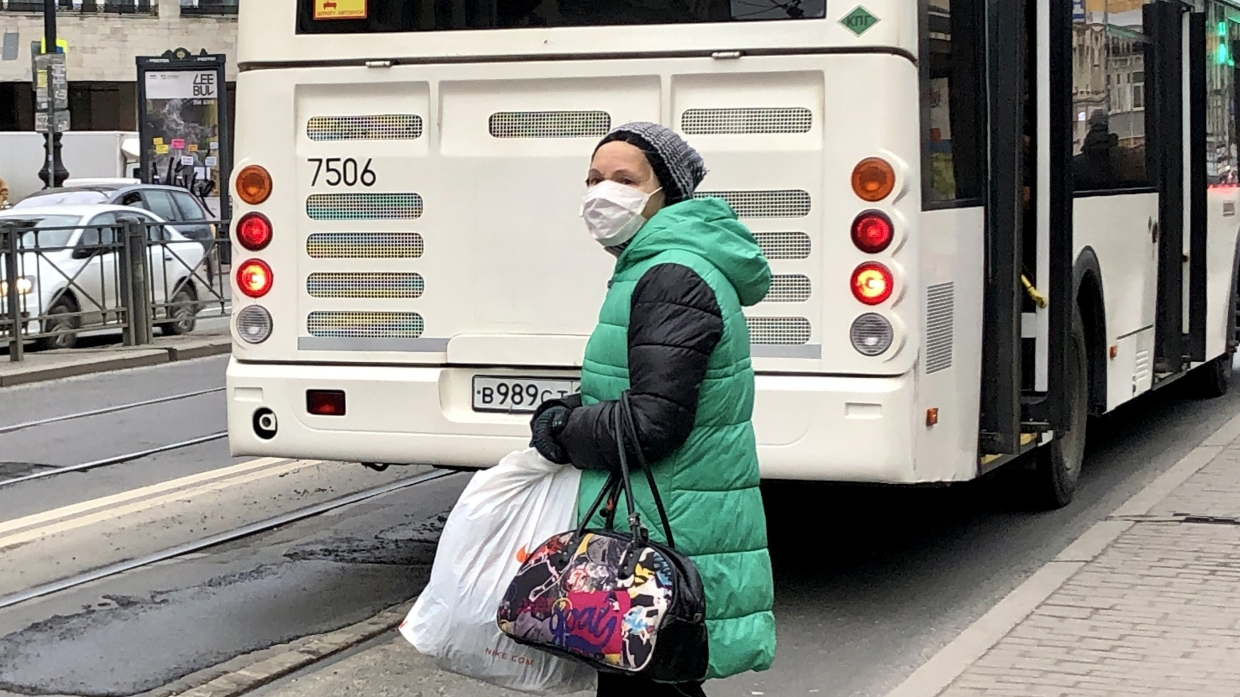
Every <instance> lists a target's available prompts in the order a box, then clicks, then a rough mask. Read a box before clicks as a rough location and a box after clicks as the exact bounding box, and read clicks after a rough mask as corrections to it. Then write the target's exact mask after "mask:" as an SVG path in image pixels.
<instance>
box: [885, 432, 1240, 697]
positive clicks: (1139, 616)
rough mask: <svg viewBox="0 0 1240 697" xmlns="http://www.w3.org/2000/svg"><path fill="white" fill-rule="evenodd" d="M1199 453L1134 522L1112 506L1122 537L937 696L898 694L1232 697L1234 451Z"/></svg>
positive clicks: (1235, 676)
mask: <svg viewBox="0 0 1240 697" xmlns="http://www.w3.org/2000/svg"><path fill="white" fill-rule="evenodd" d="M1236 423H1237V421H1233V423H1232V424H1231V425H1234V424H1236ZM1224 430H1227V427H1224ZM1234 431H1235V429H1234V428H1233V429H1231V431H1230V433H1232V434H1234ZM1221 433H1222V431H1220V434H1221ZM1209 443H1210V441H1207V444H1205V445H1203V446H1202V447H1200V448H1198V451H1199V452H1198V455H1199V456H1202V457H1205V458H1210V459H1209V461H1208V464H1206V465H1205V466H1204V467H1202V468H1201V469H1199V470H1197V471H1196V472H1195V473H1194V474H1192V475H1191V476H1190V477H1189V478H1188V479H1187V480H1186V481H1184V482H1183V483H1181V484H1180V485H1179V486H1177V487H1175V488H1174V490H1172V491H1170V493H1169V494H1167V495H1166V496H1165V497H1163V498H1161V500H1159V501H1157V502H1156V503H1153V505H1152V506H1144V505H1143V506H1141V508H1147V509H1148V510H1146V511H1144V512H1142V513H1140V514H1137V515H1125V514H1124V513H1125V508H1128V506H1125V507H1121V508H1120V509H1119V510H1118V511H1117V512H1116V515H1114V516H1112V519H1111V520H1112V522H1111V523H1110V524H1111V525H1121V526H1127V527H1126V528H1123V532H1120V533H1119V534H1118V536H1117V537H1115V538H1114V539H1113V541H1111V542H1110V544H1106V545H1105V546H1104V547H1102V548H1101V549H1100V551H1098V553H1097V554H1096V556H1093V557H1092V559H1089V560H1087V561H1084V563H1083V564H1081V565H1080V566H1079V569H1078V570H1076V572H1075V573H1072V574H1071V575H1070V576H1069V577H1068V578H1067V580H1066V582H1064V583H1063V584H1062V585H1061V586H1059V587H1058V589H1057V590H1055V591H1054V592H1052V593H1051V594H1050V595H1049V597H1047V598H1046V599H1045V600H1044V601H1043V602H1041V603H1040V604H1039V605H1037V607H1036V609H1033V610H1032V612H1030V613H1029V614H1028V615H1027V616H1026V617H1025V618H1024V619H1023V620H1021V621H1019V622H1018V623H1017V624H1016V625H1015V627H1014V628H1013V629H1011V630H1010V631H1008V632H1007V633H1006V634H1005V635H1003V636H1002V638H1001V639H999V641H998V642H997V643H995V644H994V645H993V646H992V647H991V648H989V650H987V651H985V653H984V654H982V655H981V658H980V659H978V660H976V661H975V662H973V663H972V664H971V665H970V666H969V667H968V668H966V669H965V670H964V672H963V673H960V674H959V676H958V677H956V678H955V680H953V681H952V682H951V683H950V684H949V685H948V687H947V688H946V689H944V690H941V691H936V690H934V689H930V690H925V691H923V690H917V689H910V690H907V691H905V692H904V694H910V695H911V694H917V693H919V692H920V693H921V694H925V695H932V694H937V695H939V696H940V697H1035V696H1041V695H1065V696H1071V697H1093V696H1098V697H1101V696H1104V695H1116V696H1118V695H1123V696H1124V697H1140V696H1144V695H1177V696H1178V695H1184V696H1186V697H1187V696H1189V695H1192V696H1194V697H1202V696H1207V695H1209V696H1212V695H1218V696H1220V697H1222V696H1224V695H1226V696H1227V697H1234V696H1235V695H1240V441H1237V440H1234V439H1233V440H1231V442H1229V443H1227V444H1226V445H1222V444H1219V445H1209ZM1061 563H1068V562H1066V561H1065V562H1061ZM963 636H964V635H962V637H963ZM909 687H911V688H916V686H915V685H910V686H909Z"/></svg>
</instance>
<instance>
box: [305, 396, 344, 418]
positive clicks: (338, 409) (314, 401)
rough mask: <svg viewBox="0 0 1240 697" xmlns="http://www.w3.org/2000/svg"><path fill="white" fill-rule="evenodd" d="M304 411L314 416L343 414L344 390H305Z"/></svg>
mask: <svg viewBox="0 0 1240 697" xmlns="http://www.w3.org/2000/svg"><path fill="white" fill-rule="evenodd" d="M306 411H308V412H310V413H311V414H314V415H316V416H344V390H306Z"/></svg>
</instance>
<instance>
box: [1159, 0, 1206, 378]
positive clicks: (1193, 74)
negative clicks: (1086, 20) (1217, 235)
mask: <svg viewBox="0 0 1240 697" xmlns="http://www.w3.org/2000/svg"><path fill="white" fill-rule="evenodd" d="M1191 10H1192V8H1191V7H1190V6H1188V5H1186V4H1184V3H1182V2H1179V1H1178V0H1173V1H1170V2H1168V1H1162V0H1160V1H1158V2H1153V3H1150V4H1148V5H1146V6H1145V8H1144V12H1145V25H1146V27H1148V28H1149V32H1150V38H1151V42H1150V44H1151V45H1150V48H1149V54H1148V55H1149V57H1150V59H1149V60H1147V65H1148V66H1149V69H1148V70H1147V75H1148V77H1147V80H1148V84H1149V86H1150V88H1151V90H1150V91H1151V94H1150V107H1151V108H1150V109H1149V114H1148V117H1147V128H1148V129H1149V132H1150V133H1151V135H1152V136H1153V146H1154V147H1152V148H1151V149H1150V152H1149V153H1147V157H1148V158H1149V159H1148V162H1149V166H1150V167H1151V168H1152V169H1153V170H1154V172H1155V173H1156V175H1157V176H1156V181H1157V182H1158V194H1159V205H1158V219H1157V221H1155V223H1154V224H1153V225H1152V226H1151V229H1150V235H1151V242H1152V243H1153V244H1155V245H1157V276H1156V278H1157V282H1156V283H1157V296H1156V311H1155V317H1154V347H1155V360H1154V373H1155V374H1154V383H1155V384H1157V383H1158V382H1159V381H1162V380H1167V379H1169V378H1173V377H1175V376H1177V375H1179V374H1180V373H1182V372H1183V371H1184V370H1186V369H1187V368H1188V367H1189V365H1188V360H1204V359H1205V309H1206V306H1205V300H1206V295H1205V293H1206V289H1205V281H1206V275H1205V273H1206V269H1205V263H1206V170H1205V164H1206V163H1205V158H1204V154H1205V128H1206V122H1205V15H1204V14H1202V13H1200V12H1193V11H1191Z"/></svg>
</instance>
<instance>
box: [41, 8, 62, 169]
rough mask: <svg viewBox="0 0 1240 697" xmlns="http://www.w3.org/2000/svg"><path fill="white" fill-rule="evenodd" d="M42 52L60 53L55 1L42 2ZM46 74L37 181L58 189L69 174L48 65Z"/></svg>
mask: <svg viewBox="0 0 1240 697" xmlns="http://www.w3.org/2000/svg"><path fill="white" fill-rule="evenodd" d="M43 47H44V48H43V50H44V52H46V53H58V52H59V51H60V49H59V47H58V46H57V43H56V0H43ZM46 71H47V74H46V79H47V83H46V84H47V135H46V136H45V138H46V139H47V140H46V147H47V158H46V159H45V160H44V162H43V169H41V170H39V179H42V180H43V183H44V184H45V185H46V186H48V187H49V188H51V187H58V186H60V185H61V184H63V183H64V181H65V179H68V178H69V172H68V171H67V170H66V169H65V166H64V164H63V163H62V162H61V159H60V138H61V135H60V131H59V129H57V128H56V89H55V84H54V82H55V81H54V79H53V72H54V71H53V69H52V67H51V65H50V64H49V65H48V66H47V68H46Z"/></svg>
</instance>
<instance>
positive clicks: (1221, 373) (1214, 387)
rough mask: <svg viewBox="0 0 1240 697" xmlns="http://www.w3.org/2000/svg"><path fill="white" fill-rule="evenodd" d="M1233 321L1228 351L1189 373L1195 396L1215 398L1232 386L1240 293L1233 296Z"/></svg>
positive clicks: (1228, 334) (1239, 322)
mask: <svg viewBox="0 0 1240 697" xmlns="http://www.w3.org/2000/svg"><path fill="white" fill-rule="evenodd" d="M1230 319H1231V322H1230V323H1229V325H1228V329H1229V330H1230V331H1228V332H1227V344H1228V349H1227V352H1226V353H1224V354H1223V355H1221V356H1218V357H1217V358H1215V359H1214V360H1212V361H1210V362H1209V363H1206V364H1205V365H1202V366H1198V367H1196V368H1194V369H1193V370H1192V372H1190V373H1189V374H1188V377H1187V378H1186V382H1188V383H1189V391H1190V393H1191V394H1192V395H1193V396H1194V397H1199V398H1201V399H1213V398H1215V397H1222V396H1223V395H1225V394H1227V391H1228V390H1229V389H1230V388H1231V372H1232V361H1233V359H1234V358H1235V356H1236V352H1235V349H1233V348H1231V345H1232V344H1233V343H1234V342H1235V341H1236V339H1237V338H1240V293H1233V294H1232V296H1231V318H1230Z"/></svg>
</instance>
